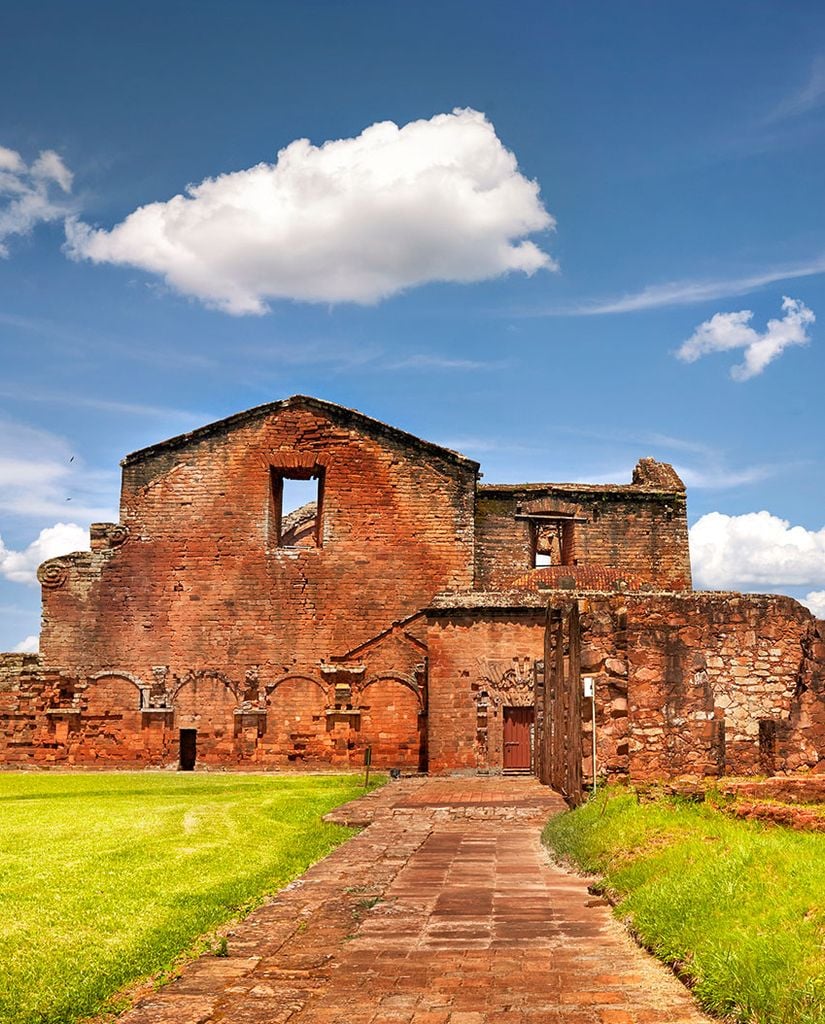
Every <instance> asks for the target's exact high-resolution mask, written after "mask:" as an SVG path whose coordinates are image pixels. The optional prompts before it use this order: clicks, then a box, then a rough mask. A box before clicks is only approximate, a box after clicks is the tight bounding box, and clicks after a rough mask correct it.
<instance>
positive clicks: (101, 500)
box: [0, 420, 118, 523]
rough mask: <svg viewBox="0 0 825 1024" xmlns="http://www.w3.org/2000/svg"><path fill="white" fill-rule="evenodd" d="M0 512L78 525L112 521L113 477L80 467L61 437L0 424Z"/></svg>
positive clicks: (111, 473)
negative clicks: (72, 521) (70, 522)
mask: <svg viewBox="0 0 825 1024" xmlns="http://www.w3.org/2000/svg"><path fill="white" fill-rule="evenodd" d="M0 453H2V454H0V512H3V513H6V514H7V515H14V516H17V517H20V518H21V519H24V520H40V521H41V522H42V521H43V520H44V519H45V520H47V521H48V520H51V521H52V522H53V521H54V520H56V519H63V518H65V517H67V516H71V517H72V518H73V519H75V520H77V521H79V522H81V523H89V522H92V521H94V520H111V519H113V518H116V515H117V512H116V509H117V490H118V474H117V472H116V471H102V470H96V469H91V468H90V467H88V466H86V465H85V463H84V461H83V459H82V458H81V456H80V455H79V454H78V453H77V452H75V451H74V450H73V449H72V447H71V445H69V443H68V442H67V441H66V440H65V438H62V437H59V436H58V435H56V434H52V433H50V432H48V431H45V430H38V429H36V428H34V427H28V426H25V425H24V424H20V423H15V422H14V421H11V420H5V421H0Z"/></svg>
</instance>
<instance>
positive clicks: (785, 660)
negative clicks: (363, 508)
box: [428, 593, 825, 781]
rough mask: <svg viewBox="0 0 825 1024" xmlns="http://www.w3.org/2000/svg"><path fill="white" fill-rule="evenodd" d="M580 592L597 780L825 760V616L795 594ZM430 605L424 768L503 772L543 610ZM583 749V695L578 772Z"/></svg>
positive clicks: (784, 768) (732, 771) (743, 771)
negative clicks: (506, 734)
mask: <svg viewBox="0 0 825 1024" xmlns="http://www.w3.org/2000/svg"><path fill="white" fill-rule="evenodd" d="M572 599H573V600H575V599H576V598H575V595H574V596H573V598H572ZM555 600H559V601H566V602H569V601H570V600H571V595H569V594H566V595H564V597H562V596H561V595H559V596H558V598H557V599H555V598H552V597H551V601H555ZM578 602H579V608H580V626H581V645H580V662H581V673H582V675H587V676H591V677H592V678H593V680H594V684H595V694H596V697H595V699H596V741H597V772H598V775H599V776H600V777H607V778H626V777H629V778H631V779H633V780H636V781H645V780H652V779H659V778H672V777H675V776H683V775H695V776H701V777H706V776H721V775H754V774H772V773H773V772H789V771H790V772H792V771H799V770H808V769H812V770H815V771H816V770H819V771H823V770H825V622H822V621H817V620H815V619H814V618H813V616H812V615H811V614H810V612H808V611H807V609H805V608H803V607H802V606H801V605H800V604H798V603H797V602H796V601H794V600H793V599H791V598H787V597H780V596H774V595H743V594H717V593H690V594H645V595H641V594H633V595H630V594H615V595H613V594H590V595H581V596H579V598H578ZM428 614H429V628H428V644H429V648H430V679H429V702H430V705H429V707H430V720H429V734H430V739H429V745H430V762H429V764H430V770H431V771H432V772H436V773H439V772H452V771H477V770H481V771H492V772H495V771H500V770H501V768H502V756H501V743H502V721H501V708H502V707H504V706H507V705H515V706H519V705H527V704H530V705H531V706H532V702H533V676H532V667H533V664H534V663H535V661H541V659H542V657H543V652H544V647H543V644H544V632H545V622H546V610H544V609H539V608H536V607H520V608H512V609H509V610H507V609H503V608H472V607H464V608H462V607H454V608H449V609H448V608H436V609H433V610H431V611H430V612H429V613H428ZM567 653H568V654H569V652H567ZM497 680H500V681H498V682H497ZM591 751H592V731H591V703H590V701H589V700H583V701H582V723H581V752H580V755H581V759H582V769H583V774H584V776H585V778H587V779H592V772H593V767H592V754H591Z"/></svg>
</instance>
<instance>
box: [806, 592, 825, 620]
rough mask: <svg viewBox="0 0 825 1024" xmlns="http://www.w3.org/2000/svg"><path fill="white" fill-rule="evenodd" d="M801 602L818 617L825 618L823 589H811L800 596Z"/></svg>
mask: <svg viewBox="0 0 825 1024" xmlns="http://www.w3.org/2000/svg"><path fill="white" fill-rule="evenodd" d="M802 604H804V605H806V607H808V608H810V609H811V611H812V612H813V613H814V615H815V616H816V617H817V618H818V619H825V590H812V591H811V592H810V593H809V594H806V595H805V596H804V597H803V598H802Z"/></svg>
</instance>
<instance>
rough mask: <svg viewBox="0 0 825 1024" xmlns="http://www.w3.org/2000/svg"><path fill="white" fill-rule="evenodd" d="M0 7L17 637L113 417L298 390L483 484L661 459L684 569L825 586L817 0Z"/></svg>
mask: <svg viewBox="0 0 825 1024" xmlns="http://www.w3.org/2000/svg"><path fill="white" fill-rule="evenodd" d="M0 37H2V38H3V40H4V43H5V45H4V59H3V62H2V65H0V89H2V93H1V94H2V95H3V96H4V97H5V98H6V102H5V103H4V104H3V105H2V109H0V147H2V149H0V245H2V246H3V249H4V252H5V256H4V258H3V259H2V260H0V349H1V350H2V357H3V361H2V374H0V537H2V546H0V649H11V648H12V647H15V646H18V645H19V644H21V643H23V642H25V641H26V638H30V637H32V636H35V635H36V633H37V631H38V615H39V588H38V587H37V586H35V585H34V584H33V583H32V571H33V567H34V565H35V564H36V561H37V560H38V558H39V557H41V556H42V555H48V554H53V553H57V548H59V547H60V546H61V545H63V546H64V547H65V545H66V544H67V543H73V542H74V541H75V540H76V539H77V538H78V537H82V534H83V531H84V530H85V529H86V528H87V526H88V523H89V521H90V520H92V519H97V518H110V517H111V516H113V515H116V508H117V494H118V485H119V471H118V465H117V464H118V461H119V459H120V458H121V457H122V456H123V455H124V454H125V453H126V452H129V451H132V450H134V449H136V448H139V447H141V446H143V445H146V444H149V443H152V442H154V441H157V440H160V439H163V438H165V437H168V436H171V435H173V434H176V433H180V432H181V431H183V430H186V429H190V428H192V427H194V426H197V425H199V424H202V423H205V422H208V421H210V420H212V419H216V418H219V417H221V416H224V415H227V414H229V413H232V412H235V411H238V410H240V409H244V408H247V407H250V406H253V405H256V404H260V403H261V402H265V401H270V400H273V399H277V398H281V397H284V396H286V395H289V394H293V393H296V392H301V393H308V394H313V395H318V396H320V397H323V398H327V399H330V400H332V401H335V402H340V403H342V404H345V405H348V406H354V407H356V408H358V409H361V410H362V411H364V412H366V413H368V414H370V415H372V416H375V417H377V418H379V419H383V420H386V421H389V422H391V423H394V424H396V425H398V426H400V427H403V428H404V429H407V430H410V431H412V432H413V433H417V434H420V435H421V436H423V437H426V438H427V439H429V440H433V441H436V442H440V443H443V444H447V445H449V446H451V447H458V448H461V449H462V450H463V451H465V452H466V453H467V454H468V455H470V456H472V457H474V458H477V459H478V460H479V461H481V463H482V468H483V470H484V473H485V479H487V480H489V481H517V480H521V479H530V480H570V479H577V480H594V481H603V480H617V481H626V480H627V479H629V474H630V472H631V470H632V467H633V465H634V464H635V462H636V460H637V459H638V457H640V456H643V455H653V456H656V457H658V458H661V459H665V460H667V461H671V462H673V463H675V464H676V465H677V467H678V468H679V469H680V471H681V472H683V474H684V476H685V478H686V481H687V482H688V484H689V513H690V519H691V523H692V524H694V560H695V568H696V575H697V582H698V583H700V584H702V585H705V586H713V587H722V586H730V587H736V588H746V589H753V590H778V591H783V592H788V593H792V594H794V595H797V596H800V597H805V596H806V595H812V596H811V597H809V598H807V599H808V601H809V603H811V605H812V606H814V607H816V608H819V609H820V614H825V511H823V510H825V477H823V472H822V469H823V461H824V460H825V450H824V449H825V444H824V442H825V432H824V431H823V429H822V424H821V409H822V396H823V382H825V354H824V353H825V342H823V338H822V332H823V329H825V206H824V205H823V201H822V188H823V173H822V172H823V167H824V166H825V12H823V10H822V7H821V5H820V4H817V3H815V2H810V3H793V2H790V3H789V2H781V3H780V2H778V0H777V2H773V3H764V2H762V3H760V2H748V3H744V2H742V3H729V4H724V5H721V4H718V3H700V2H691V3H675V2H674V3H667V4H663V3H634V2H627V3H623V4H563V3H553V2H542V3H527V2H523V3H516V4H511V5H503V4H500V3H483V2H478V0H475V2H472V3H463V2H450V0H447V2H441V3H438V4H435V3H422V4H417V5H402V4H393V3H385V2H382V3H367V2H358V0H354V2H351V3H346V4H344V3H306V4H298V3H294V4H286V3H272V2H270V3H245V2H234V3H232V4H229V3H209V2H206V3H200V4H198V5H197V6H196V7H195V6H193V5H191V4H183V3H174V2H171V3H170V2H168V0H167V2H164V3H162V4H161V3H153V2H144V3H141V4H133V5H126V4H112V3H92V2H85V0H79V2H77V3H74V4H65V3H53V4H49V3H39V2H28V3H17V4H5V5H3V9H2V11H0ZM456 110H457V111H459V113H457V114H453V111H456ZM468 110H469V111H475V112H477V113H476V114H467V113H461V111H468ZM481 115H484V117H481ZM439 116H441V119H440V120H438V118H439ZM434 118H436V119H437V120H435V121H434V120H433V119H434ZM384 122H393V123H394V124H395V125H396V126H398V130H395V129H391V128H390V129H389V130H388V129H382V128H380V127H379V128H377V129H371V126H376V125H378V126H380V125H381V124H382V123H384ZM415 122H418V125H415V124H414V123H415ZM410 125H412V128H410V129H409V130H408V129H407V128H405V126H410ZM365 130H369V131H367V134H366V135H362V133H364V132H365ZM300 139H308V140H309V144H307V145H305V146H303V147H302V146H301V145H300V144H299V145H297V146H295V147H292V148H291V149H290V150H289V154H290V155H289V161H288V163H289V166H288V167H287V161H286V160H281V162H280V163H279V164H276V161H278V153H279V151H281V150H283V149H284V148H286V147H288V146H290V144H291V143H294V142H295V140H300ZM328 140H344V141H343V142H342V144H341V146H339V147H338V148H333V149H329V148H327V149H325V150H319V149H317V148H315V147H320V146H321V145H322V144H323V143H324V142H326V141H328ZM347 140H349V141H347ZM353 140H358V141H353ZM41 154H45V156H41ZM445 154H446V155H445ZM508 154H512V156H508ZM516 162H517V163H516ZM419 163H420V165H421V166H420V169H419V170H416V169H415V168H416V167H418V164H419ZM261 164H263V165H264V167H263V169H262V170H260V171H259V172H257V177H255V176H254V175H253V173H252V172H251V171H250V169H252V168H255V167H257V165H261ZM413 165H415V166H413ZM230 173H232V174H233V175H234V176H233V177H232V178H226V177H221V176H226V175H228V174H230ZM399 175H400V176H401V177H400V178H399ZM208 178H215V179H217V183H216V184H214V185H212V186H209V184H208V183H207V186H205V187H202V188H201V190H200V192H196V193H193V194H190V196H189V198H188V199H184V200H180V201H178V205H177V206H176V205H175V204H174V203H173V204H172V205H171V206H169V205H167V204H168V201H169V200H171V199H172V198H173V197H174V196H176V195H180V194H183V193H185V190H186V187H187V185H190V184H194V185H196V186H197V185H198V183H202V182H204V181H205V179H208ZM401 179H403V187H402V186H400V185H399V184H398V182H399V181H401ZM255 182H258V185H259V186H260V191H259V192H256V191H255V188H257V187H258V186H255V185H254V183H255ZM434 182H435V184H434ZM531 183H535V184H536V186H537V188H538V189H539V190H540V191H538V192H537V191H536V188H535V187H533V185H531ZM253 186H254V187H253ZM237 189H240V190H241V191H242V192H243V195H244V197H245V198H244V203H245V204H246V207H245V214H244V216H243V217H241V219H240V221H237V220H233V219H232V217H231V216H230V214H229V213H227V210H229V209H230V207H231V206H232V195H234V194H236V191H233V190H237ZM287 193H288V196H287ZM273 196H275V197H276V198H277V201H278V202H281V201H283V202H285V203H286V204H287V205H286V206H284V207H283V210H282V209H281V207H279V208H278V211H275V212H273V208H272V206H271V201H274V200H272V197H273ZM285 196H287V198H286V199H285V198H284V197H285ZM445 196H447V197H450V198H449V200H447V199H444V197H445ZM296 197H297V198H296ZM453 198H454V200H455V201H454V202H453ZM21 200H25V203H23V205H21ZM442 200H444V203H445V205H444V207H443V209H442V207H441V205H440V204H441V202H442ZM15 203H16V204H17V205H15ZM256 203H258V204H259V205H258V206H256V205H255V204H256ZM147 204H158V205H157V206H156V207H153V208H152V209H153V212H151V216H150V215H147V214H145V213H141V214H140V215H139V216H137V217H133V218H132V220H130V221H129V222H127V223H126V224H125V225H124V221H126V218H128V217H129V216H130V215H131V214H133V213H134V212H135V211H137V210H139V208H141V207H145V206H147ZM181 204H182V205H181ZM250 204H251V205H250ZM267 204H270V205H267ZM290 204H291V205H290ZM180 215H182V216H183V220H184V221H185V223H183V226H181V224H182V222H181V219H180ZM187 218H188V220H187ZM67 221H68V225H69V226H68V229H67V226H66V223H67ZM553 222H554V223H555V227H554V228H552V227H550V226H549V225H551V224H552V223H553ZM193 224H194V226H193ZM204 225H205V226H204ZM285 225H287V226H285ZM113 229H114V230H113ZM201 229H203V230H201ZM67 230H68V237H69V242H68V243H67ZM341 267H343V268H344V270H345V272H344V273H342V274H341V275H340V280H339V279H338V278H339V273H338V271H339V269H340V268H341ZM230 285H231V289H230ZM230 290H231V294H230ZM785 297H787V298H788V299H789V300H793V302H791V303H786V304H785V306H784V307H783V298H785ZM241 307H246V308H241ZM252 307H256V308H254V309H253V308H252ZM742 311H750V312H751V313H752V317H751V318H750V319H748V317H747V315H741V316H731V314H740V313H742ZM817 318H818V319H817ZM769 321H775V323H774V324H773V325H772V326H769ZM703 325H704V326H703ZM691 339H692V340H691ZM680 352H681V358H680ZM742 365H746V366H747V369H746V370H745V371H744V374H743V372H742V371H740V372H739V374H738V377H736V378H735V377H732V376H731V371H732V369H735V367H737V366H742ZM743 376H744V379H742V378H743ZM57 524H62V525H61V526H60V527H59V528H58V526H57ZM695 524H698V526H697V525H695ZM43 531H46V532H45V533H43ZM29 646H32V641H31V640H29Z"/></svg>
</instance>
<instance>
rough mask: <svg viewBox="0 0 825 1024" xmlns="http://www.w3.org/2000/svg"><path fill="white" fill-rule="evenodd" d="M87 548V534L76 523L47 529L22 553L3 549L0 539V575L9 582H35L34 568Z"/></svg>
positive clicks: (57, 525) (55, 525) (62, 524)
mask: <svg viewBox="0 0 825 1024" xmlns="http://www.w3.org/2000/svg"><path fill="white" fill-rule="evenodd" d="M88 549H89V531H88V530H85V529H84V528H83V527H82V526H78V525H77V524H76V523H55V524H54V526H47V527H46V529H45V530H41V531H40V534H39V535H38V536H37V538H36V539H35V540H33V541H32V542H31V544H29V546H28V547H26V548H24V549H23V550H22V551H13V550H12V549H10V548H7V547H6V545H5V544H4V543H3V538H2V537H0V576H5V578H6V579H7V580H11V581H12V582H13V583H37V567H38V565H40V563H41V562H45V561H46V559H48V558H57V557H58V555H68V554H69V553H70V552H72V551H87V550H88Z"/></svg>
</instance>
